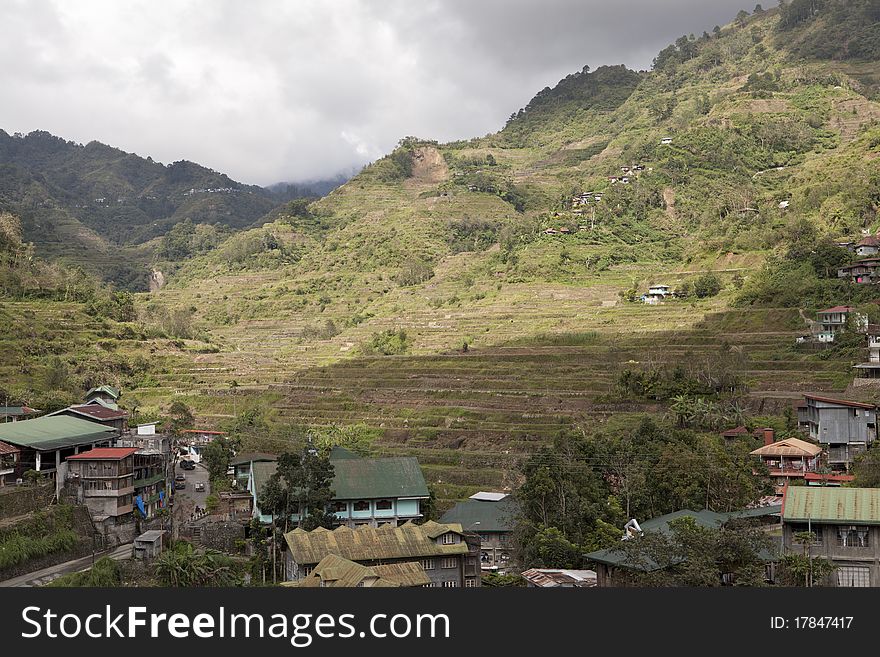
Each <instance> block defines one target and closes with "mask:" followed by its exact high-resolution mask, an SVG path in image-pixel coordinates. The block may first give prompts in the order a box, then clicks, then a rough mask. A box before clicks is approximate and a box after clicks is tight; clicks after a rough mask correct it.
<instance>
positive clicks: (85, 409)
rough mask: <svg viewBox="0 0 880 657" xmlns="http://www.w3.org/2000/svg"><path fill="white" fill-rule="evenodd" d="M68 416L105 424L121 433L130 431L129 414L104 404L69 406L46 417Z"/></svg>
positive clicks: (93, 403)
mask: <svg viewBox="0 0 880 657" xmlns="http://www.w3.org/2000/svg"><path fill="white" fill-rule="evenodd" d="M56 415H66V416H68V417H81V418H83V419H85V420H89V421H91V422H97V423H98V424H103V425H104V426H106V427H110V428H112V429H116V430H118V431H120V432H123V431H128V413H127V412H126V411H123V410H121V409H120V408H118V407H117V408H108V407H107V406H105V405H104V404H102V403H96V402H92V403H89V404H82V405H77V406H68V407H67V408H62V409H61V410H60V411H55V412H54V413H49V414H48V415H47V416H46V417H54V416H56Z"/></svg>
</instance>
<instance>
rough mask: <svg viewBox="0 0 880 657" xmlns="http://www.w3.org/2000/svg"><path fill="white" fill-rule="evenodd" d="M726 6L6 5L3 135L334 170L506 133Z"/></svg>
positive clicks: (263, 166)
mask: <svg viewBox="0 0 880 657" xmlns="http://www.w3.org/2000/svg"><path fill="white" fill-rule="evenodd" d="M740 8H741V3H738V2H733V1H732V0H703V2H700V3H694V2H692V0H666V1H657V0H629V1H624V0H622V1H620V2H608V1H607V0H605V1H603V2H593V1H592V0H542V2H535V1H528V2H526V1H519V2H517V1H510V0H479V1H477V2H474V1H473V0H426V1H423V2H418V3H415V2H412V0H385V1H383V2H370V1H369V0H334V2H326V1H323V0H297V2H295V3H294V2H286V1H284V0H257V1H255V2H247V3H245V2H240V1H236V0H180V1H176V2H174V3H156V2H149V1H144V0H78V1H77V2H75V3H74V2H64V1H63V0H6V1H5V2H3V4H2V6H0V25H2V28H0V36H2V38H0V85H2V87H3V88H4V89H7V90H14V93H7V94H4V100H3V103H0V128H3V129H5V130H6V131H7V132H29V131H31V130H38V129H39V130H48V131H50V132H52V133H55V134H57V135H59V136H61V137H65V138H67V139H73V140H76V141H81V142H88V141H91V140H93V139H96V140H99V141H103V142H105V143H109V144H111V145H114V146H118V147H119V148H123V149H124V150H128V151H133V152H136V153H138V154H139V155H143V156H147V155H150V156H152V157H153V158H154V159H156V160H160V161H164V162H171V161H175V160H180V159H188V160H193V161H196V162H199V163H201V164H204V165H206V166H209V167H212V168H214V169H217V170H220V171H223V172H225V173H229V174H230V175H231V176H232V177H234V178H236V179H238V180H242V181H244V182H249V183H256V184H270V183H272V182H276V181H282V180H306V179H314V178H320V177H327V176H332V175H333V174H335V173H337V172H339V171H342V170H348V169H350V168H351V167H353V166H360V165H362V164H364V163H366V162H368V161H370V160H373V159H375V158H377V157H379V156H381V154H383V153H386V152H388V151H389V150H390V149H392V148H393V147H394V145H395V144H396V143H397V141H398V140H399V139H400V138H401V137H403V136H405V135H411V134H412V135H418V136H421V137H426V138H433V139H438V140H441V141H446V140H451V139H460V138H467V137H472V136H479V135H484V134H486V133H489V132H493V131H495V130H497V129H498V128H500V127H501V126H502V125H503V123H504V121H505V120H506V118H507V116H509V115H510V113H511V112H513V111H515V110H517V109H518V108H520V107H522V106H524V105H525V104H526V103H527V102H528V101H529V99H530V98H531V97H532V96H533V95H534V94H535V92H536V91H538V90H539V89H541V88H543V87H545V86H553V85H554V84H555V83H556V82H557V81H558V80H559V79H561V78H562V77H564V76H565V75H567V74H568V73H571V72H573V71H576V70H580V69H581V68H582V67H583V66H584V65H589V66H591V67H592V68H596V67H598V66H601V65H603V64H619V63H623V64H626V65H627V66H630V67H632V68H637V69H646V68H649V67H650V65H651V60H652V58H653V56H654V55H656V53H657V52H658V51H659V50H660V49H661V48H663V47H664V46H666V45H667V44H668V43H670V42H671V41H673V40H674V39H675V38H677V37H678V36H681V35H682V34H689V33H696V34H700V33H702V31H703V30H709V31H711V29H712V27H713V26H714V25H716V24H723V23H725V22H729V21H730V20H732V18H733V16H734V15H735V14H736V12H737V11H738V10H739V9H740Z"/></svg>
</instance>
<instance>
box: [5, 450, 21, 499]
mask: <svg viewBox="0 0 880 657" xmlns="http://www.w3.org/2000/svg"><path fill="white" fill-rule="evenodd" d="M19 454H21V450H20V449H19V448H18V447H15V446H14V445H8V444H6V443H2V442H0V488H2V487H3V486H5V485H6V484H7V483H14V479H15V470H16V466H17V465H18V455H19ZM7 479H11V480H12V481H7Z"/></svg>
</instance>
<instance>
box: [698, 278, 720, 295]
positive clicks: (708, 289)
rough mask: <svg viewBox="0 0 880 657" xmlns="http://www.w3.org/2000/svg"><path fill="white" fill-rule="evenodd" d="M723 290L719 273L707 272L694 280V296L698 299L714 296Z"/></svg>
mask: <svg viewBox="0 0 880 657" xmlns="http://www.w3.org/2000/svg"><path fill="white" fill-rule="evenodd" d="M719 292H721V279H720V278H718V275H717V274H713V273H712V272H706V273H705V274H703V275H702V276H700V277H699V278H697V280H695V281H694V296H696V297H697V298H698V299H706V298H708V297H714V296H715V295H716V294H718V293H719Z"/></svg>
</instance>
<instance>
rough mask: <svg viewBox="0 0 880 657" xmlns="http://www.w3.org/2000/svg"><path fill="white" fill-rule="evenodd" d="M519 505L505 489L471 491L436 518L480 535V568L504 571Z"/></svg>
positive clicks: (511, 543)
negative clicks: (466, 498) (465, 498)
mask: <svg viewBox="0 0 880 657" xmlns="http://www.w3.org/2000/svg"><path fill="white" fill-rule="evenodd" d="M518 513H519V506H518V505H517V503H516V501H515V500H514V498H513V497H512V496H510V495H508V494H507V493H485V492H480V493H475V494H474V495H471V496H470V498H469V499H468V500H466V501H464V502H459V503H458V504H456V505H455V506H454V507H453V508H451V509H450V510H449V511H447V512H446V513H444V514H443V516H442V517H441V518H440V522H441V523H444V524H450V523H457V524H460V525H461V526H462V527H464V530H465V531H468V532H474V533H475V534H477V536H479V537H480V568H481V569H482V570H484V571H486V572H497V573H499V574H504V573H506V572H507V570H508V568H509V567H510V565H511V555H512V554H513V549H512V547H513V539H512V537H513V530H514V527H515V525H516V516H517V514H518Z"/></svg>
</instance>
